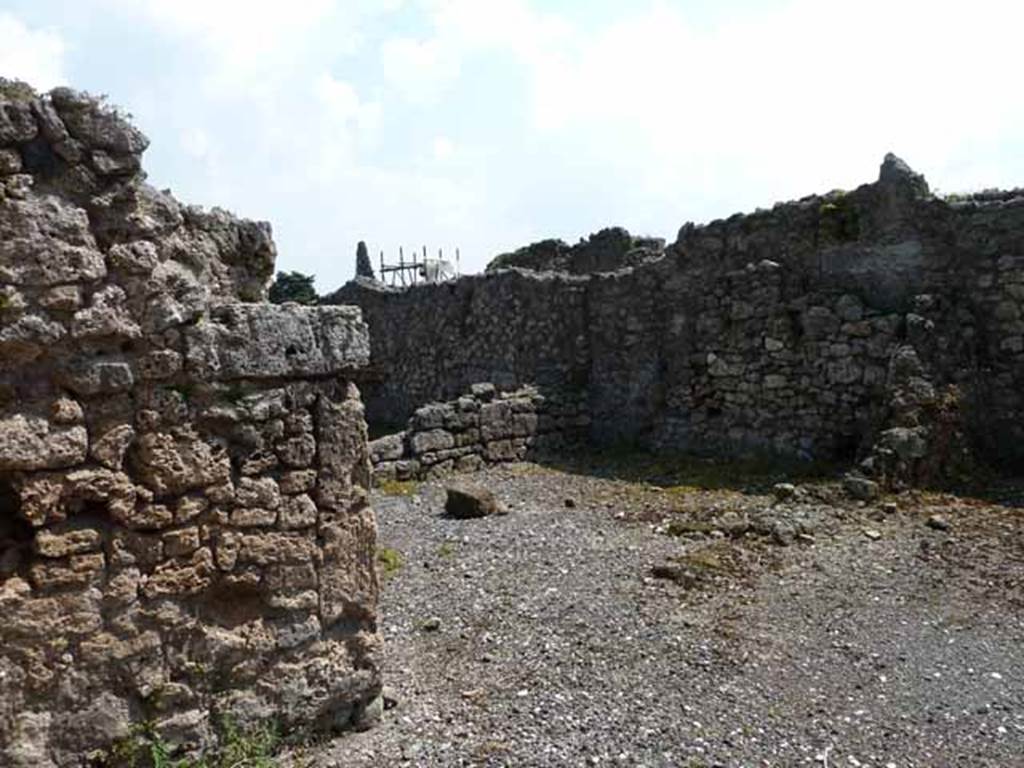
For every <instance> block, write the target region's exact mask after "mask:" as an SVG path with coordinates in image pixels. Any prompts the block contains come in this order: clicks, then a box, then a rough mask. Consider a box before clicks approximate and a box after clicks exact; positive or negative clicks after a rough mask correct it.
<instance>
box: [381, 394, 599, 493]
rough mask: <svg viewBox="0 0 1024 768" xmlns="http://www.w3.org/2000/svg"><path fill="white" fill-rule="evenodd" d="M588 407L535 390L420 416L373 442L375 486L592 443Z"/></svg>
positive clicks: (478, 397)
mask: <svg viewBox="0 0 1024 768" xmlns="http://www.w3.org/2000/svg"><path fill="white" fill-rule="evenodd" d="M589 424H590V418H589V416H588V415H587V413H586V401H585V400H584V399H583V398H582V397H580V396H578V395H573V394H565V393H546V394H541V392H539V391H538V390H537V389H536V388H535V387H530V386H527V387H522V388H520V389H516V390H514V391H512V392H498V391H497V389H496V388H495V386H494V385H493V384H490V383H479V384H474V385H472V387H470V391H469V393H467V394H465V395H463V396H462V397H459V398H457V399H456V400H451V401H449V402H445V403H430V404H428V405H425V406H423V407H422V408H419V409H417V410H416V412H415V413H414V414H413V415H412V418H410V419H409V422H408V425H407V426H406V429H405V430H404V431H402V432H398V433H396V434H392V435H387V436H385V437H381V438H378V439H377V440H374V441H372V442H371V443H370V460H371V462H372V463H373V475H374V480H375V481H376V482H381V481H385V480H408V479H421V478H432V477H438V476H441V475H445V474H448V473H450V472H472V471H474V470H477V469H480V468H481V467H483V466H485V465H488V464H499V463H503V462H509V461H522V460H524V459H527V458H530V457H533V456H538V455H547V454H551V453H557V452H559V451H564V450H565V449H567V448H570V447H572V446H574V445H578V444H579V443H580V442H582V441H583V440H584V439H585V438H586V434H587V428H588V426H589Z"/></svg>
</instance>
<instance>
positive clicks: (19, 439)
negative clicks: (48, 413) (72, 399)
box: [0, 411, 89, 471]
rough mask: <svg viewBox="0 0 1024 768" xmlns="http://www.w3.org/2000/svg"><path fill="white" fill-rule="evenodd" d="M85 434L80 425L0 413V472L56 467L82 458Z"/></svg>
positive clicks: (84, 450) (85, 443)
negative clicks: (65, 424) (54, 422)
mask: <svg viewBox="0 0 1024 768" xmlns="http://www.w3.org/2000/svg"><path fill="white" fill-rule="evenodd" d="M88 440H89V438H88V433H87V432H86V429H85V427H82V426H63V425H58V424H52V423H51V422H50V421H48V420H47V419H46V418H44V417H42V416H33V415H26V414H23V413H11V412H10V411H7V412H5V413H4V414H3V415H0V471H11V470H36V469H56V468H58V467H70V466H74V465H75V464H80V463H82V462H83V461H85V457H86V451H87V448H88Z"/></svg>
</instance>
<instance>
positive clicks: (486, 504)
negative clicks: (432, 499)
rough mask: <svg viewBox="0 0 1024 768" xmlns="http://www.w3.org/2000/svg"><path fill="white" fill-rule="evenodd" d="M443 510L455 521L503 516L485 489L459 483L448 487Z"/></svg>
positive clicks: (497, 504) (495, 500)
mask: <svg viewBox="0 0 1024 768" xmlns="http://www.w3.org/2000/svg"><path fill="white" fill-rule="evenodd" d="M446 491H447V493H448V497H447V500H446V501H445V505H444V510H445V512H447V513H448V516H449V517H454V518H455V519H456V520H470V519H473V518H478V517H489V516H490V515H500V514H503V512H504V510H503V509H502V507H501V505H500V504H499V503H498V500H497V499H496V498H494V494H493V493H491V492H490V491H488V490H487V489H486V488H478V487H476V486H473V485H468V484H465V483H460V484H458V485H449V486H448V487H447V488H446Z"/></svg>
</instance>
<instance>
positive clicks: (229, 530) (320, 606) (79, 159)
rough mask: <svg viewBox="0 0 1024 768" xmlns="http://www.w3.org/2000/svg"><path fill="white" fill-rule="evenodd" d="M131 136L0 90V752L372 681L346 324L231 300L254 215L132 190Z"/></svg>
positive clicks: (250, 269) (79, 744)
mask: <svg viewBox="0 0 1024 768" xmlns="http://www.w3.org/2000/svg"><path fill="white" fill-rule="evenodd" d="M146 144H147V142H146V139H145V137H144V136H142V134H140V133H139V132H138V131H137V130H135V129H134V128H133V127H132V126H130V125H129V124H128V123H127V122H125V121H124V120H123V119H121V118H120V117H119V116H118V115H117V114H116V113H114V112H113V111H111V110H109V109H107V108H105V107H104V106H102V105H101V104H100V103H98V102H97V101H95V100H93V99H91V98H89V97H87V96H85V95H83V94H79V93H76V92H73V91H70V90H67V89H58V90H55V91H53V92H52V93H51V94H50V95H48V96H45V97H34V96H33V95H32V94H30V93H26V92H23V91H17V90H12V89H10V88H9V87H8V88H7V89H4V88H2V87H0V612H2V615H3V622H2V623H0V764H2V765H4V766H12V767H14V766H33V767H40V766H42V767H45V766H72V765H74V766H78V765H83V764H86V762H87V757H88V759H92V760H101V756H102V755H103V754H104V753H106V754H107V755H108V757H109V755H110V750H111V747H112V746H116V745H120V747H121V752H122V753H126V745H130V744H131V739H132V734H133V733H135V730H134V729H133V727H132V724H133V723H134V724H139V723H147V724H149V725H148V726H147V727H151V728H152V729H154V730H155V731H156V732H158V733H159V734H160V735H161V737H162V738H164V739H165V740H167V741H168V742H169V743H171V744H174V745H181V746H185V747H196V746H202V745H205V744H209V743H211V741H212V740H213V739H214V732H215V728H216V725H217V723H218V722H221V721H223V720H224V718H230V719H231V720H233V721H234V722H235V723H236V724H237V725H239V726H242V727H245V726H246V725H248V724H253V723H257V722H259V723H264V722H267V723H269V722H275V723H277V724H279V725H280V726H282V727H283V728H284V729H285V730H292V729H295V728H303V729H306V728H308V729H331V728H340V727H344V726H347V725H352V724H356V723H358V722H359V721H360V719H363V718H365V717H367V716H368V715H369V714H372V704H373V702H374V700H375V697H376V696H377V694H378V692H379V688H380V680H379V672H378V662H379V659H378V658H377V649H378V645H379V641H378V635H377V630H376V623H375V610H376V599H377V583H376V576H375V573H374V568H373V554H374V543H375V526H374V520H373V515H372V511H371V510H370V508H369V507H368V505H367V497H366V487H367V484H368V473H369V461H368V454H367V440H366V427H365V423H364V420H363V411H362V405H361V403H360V399H359V395H358V392H357V390H356V388H355V386H354V385H353V384H352V383H351V379H352V377H353V375H354V374H355V373H356V372H357V371H358V370H359V369H361V368H364V367H365V366H366V364H367V362H368V357H369V345H368V337H367V330H366V326H365V325H364V323H363V322H362V320H361V317H360V314H359V311H358V310H357V309H355V308H351V307H331V308H320V309H309V308H301V307H298V306H296V305H286V306H283V307H278V306H273V305H269V304H265V303H244V302H251V301H257V300H260V299H262V298H263V296H264V291H265V286H266V284H267V282H268V278H269V277H270V275H271V273H272V270H273V261H274V246H273V242H272V240H271V237H270V231H269V227H268V226H267V225H265V224H256V223H253V222H248V221H239V220H237V219H235V218H233V217H232V216H230V215H229V214H227V213H225V212H223V211H219V210H214V211H211V212H206V211H202V210H199V209H196V208H187V207H184V206H182V205H180V204H179V203H178V202H176V201H175V200H174V199H173V198H172V197H171V196H170V195H169V194H167V193H162V192H158V191H157V190H155V189H153V188H151V187H149V186H148V185H146V184H145V183H144V176H143V175H142V173H141V170H140V168H141V164H140V156H141V153H142V151H143V150H144V149H145V147H146ZM368 707H369V708H370V712H369V713H368V712H367V709H368ZM127 751H130V749H127ZM90 756H91V757H90Z"/></svg>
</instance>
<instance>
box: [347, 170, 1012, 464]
mask: <svg viewBox="0 0 1024 768" xmlns="http://www.w3.org/2000/svg"><path fill="white" fill-rule="evenodd" d="M1022 279H1024V194H1018V193H1017V192H1000V193H986V194H981V195H975V196H972V197H968V198H963V199H960V200H956V201H953V200H944V199H940V198H937V197H935V196H932V195H931V194H930V193H929V191H928V187H927V184H926V183H925V181H924V179H923V178H921V177H920V176H918V175H917V174H915V173H913V172H912V171H911V170H910V169H909V168H907V167H906V165H905V164H903V163H902V162H901V161H899V160H898V159H897V158H895V157H892V156H890V157H888V158H886V162H885V163H884V164H883V166H882V172H881V175H880V178H879V180H878V182H876V183H874V184H869V185H865V186H863V187H860V188H858V189H857V190H854V191H852V192H833V193H830V194H828V195H824V196H812V197H808V198H804V199H802V200H799V201H796V202H792V203H786V204H780V205H776V206H775V207H774V208H772V209H771V210H763V211H758V212H756V213H754V214H750V215H736V216H733V217H731V218H729V219H727V220H722V221H716V222H712V223H710V224H708V225H706V226H700V227H696V226H693V225H686V226H684V227H683V228H682V229H681V230H680V233H679V237H678V239H677V241H676V242H675V243H674V244H673V245H672V246H670V247H669V249H668V251H667V253H666V255H665V256H664V257H663V258H661V259H659V260H655V261H652V262H649V263H645V264H642V265H639V266H637V267H634V268H631V269H624V270H620V271H616V272H610V273H605V274H594V275H588V276H582V277H569V276H567V275H559V274H553V273H535V272H528V271H521V270H507V271H499V272H496V273H493V274H491V275H488V276H485V277H471V278H463V279H462V280H460V281H458V282H457V283H454V284H449V285H442V286H429V287H416V288H412V289H409V290H406V291H402V292H389V291H387V290H383V289H381V288H379V287H374V286H372V285H370V284H368V283H359V284H356V283H353V284H350V285H348V286H346V287H345V288H343V289H342V290H341V291H339V292H338V294H337V295H336V297H335V300H340V299H343V300H344V301H346V302H350V303H354V304H358V305H359V306H361V307H363V309H364V312H365V316H366V318H367V322H368V324H369V326H370V330H371V339H372V345H371V346H372V347H373V364H374V366H375V368H376V369H377V370H378V371H379V372H380V374H381V376H382V377H383V382H382V383H381V384H379V385H378V386H377V387H376V389H374V390H372V391H371V403H372V413H374V414H387V413H391V414H401V415H402V416H406V415H408V413H409V412H410V411H411V409H412V408H414V407H415V406H417V405H420V404H422V403H425V402H428V401H430V400H434V399H446V398H449V397H451V396H453V394H454V392H455V391H458V390H462V389H464V388H465V385H466V384H468V383H470V382H471V381H473V380H493V381H495V383H498V384H499V385H501V386H503V387H514V386H518V385H521V384H528V383H533V382H538V383H540V384H541V385H542V389H545V390H547V391H554V390H565V391H573V392H578V391H580V390H582V391H585V392H586V394H587V398H588V408H589V412H590V415H591V417H592V422H591V437H592V438H593V439H594V440H596V441H597V442H599V443H613V442H618V441H637V442H640V443H643V444H647V445H652V446H656V447H660V448H665V449H686V450H699V451H715V452H729V453H731V452H736V451H762V450H767V451H773V452H781V453H786V454H790V455H797V456H805V457H816V458H828V459H837V458H838V459H852V458H854V457H855V456H857V457H862V456H866V455H868V453H869V452H870V448H871V446H872V445H874V444H875V443H876V442H877V441H878V439H879V436H880V435H881V434H882V433H883V432H885V431H886V430H887V429H890V428H900V429H906V430H912V431H913V430H916V433H915V434H916V437H913V438H912V439H911V438H910V437H908V435H907V434H903V435H902V438H900V440H897V441H896V442H899V443H900V444H901V448H900V457H899V458H900V462H898V463H902V466H901V467H900V470H901V471H902V472H903V473H904V474H909V475H916V474H920V473H921V472H923V471H924V470H925V468H926V467H925V465H927V468H928V470H929V471H939V472H940V473H941V472H942V471H943V469H942V468H943V466H945V465H947V464H949V463H951V462H953V463H955V462H956V461H958V460H959V459H958V458H957V457H959V456H960V454H961V453H962V452H963V450H964V446H965V445H968V446H969V447H971V448H973V449H975V450H977V451H980V453H981V454H982V455H983V456H984V457H985V458H986V459H995V460H1003V461H1011V462H1020V461H1021V460H1022V459H1024V451H1021V449H1020V448H1018V447H1017V446H1020V445H1021V444H1022V443H1021V440H1020V438H1021V437H1022V432H1024V420H1022V416H1024V413H1022V408H1024V389H1022V386H1021V385H1022V384H1024V351H1022V341H1021V339H1022V338H1024V336H1022V331H1024V323H1022V321H1021V310H1022V306H1024V305H1022V301H1024V290H1022ZM506 328H507V329H509V330H510V331H511V330H513V329H514V331H515V332H514V333H509V335H508V336H503V335H502V334H501V330H500V329H506ZM908 361H910V362H908ZM469 371H472V376H468V375H467V374H468V372H469ZM495 373H497V374H499V375H498V376H494V375H493V374H495ZM936 419H939V420H940V421H941V422H942V423H943V425H944V426H942V427H941V430H939V429H938V428H937V426H936V425H935V424H934V423H933V422H934V421H935V420H936ZM938 431H941V432H943V434H942V435H941V436H940V435H939V434H938ZM901 434H902V433H901ZM903 438H907V439H903ZM907 440H910V443H913V442H914V441H919V440H924V441H925V443H926V445H925V446H922V445H920V444H917V445H916V447H910V444H909V443H908V442H907ZM940 444H941V445H940ZM885 450H887V451H890V453H889V454H886V456H888V459H886V460H887V461H888V460H890V459H892V455H891V451H892V450H895V448H892V446H890V447H888V448H886V449H885ZM935 451H939V452H940V454H941V455H934V453H935ZM890 463H891V462H890ZM917 465H921V466H917Z"/></svg>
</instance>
